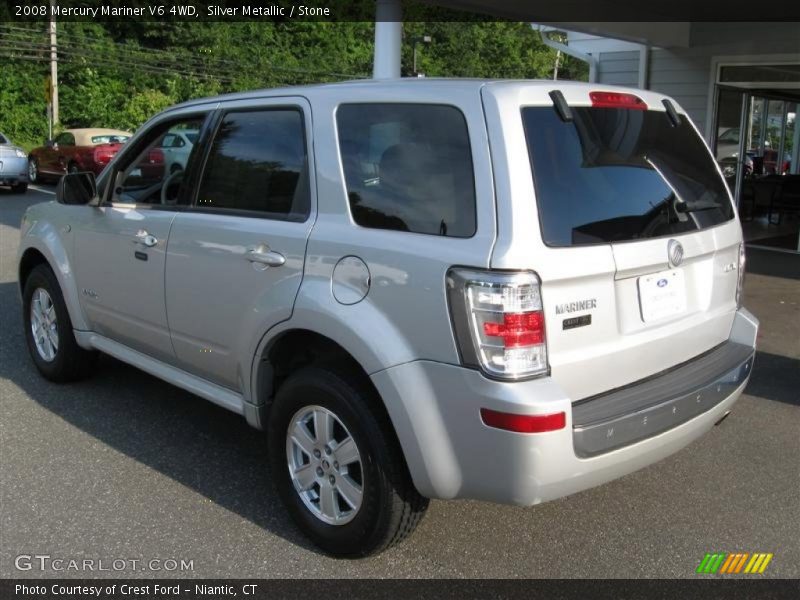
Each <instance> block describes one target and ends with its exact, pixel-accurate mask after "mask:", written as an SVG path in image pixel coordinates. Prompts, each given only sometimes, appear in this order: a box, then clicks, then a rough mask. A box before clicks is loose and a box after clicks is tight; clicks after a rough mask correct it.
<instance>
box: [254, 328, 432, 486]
mask: <svg viewBox="0 0 800 600" xmlns="http://www.w3.org/2000/svg"><path fill="white" fill-rule="evenodd" d="M255 358H256V360H255V362H254V369H253V370H254V374H253V380H252V390H251V391H252V399H253V400H254V401H257V402H259V404H257V405H254V404H251V403H250V402H247V401H245V403H244V406H245V411H244V413H245V417H246V419H247V421H248V423H249V424H250V425H252V426H254V427H256V428H257V429H266V428H267V426H268V420H269V411H270V406H271V404H272V401H273V398H274V396H275V393H276V392H277V390H278V389H279V388H280V385H281V383H282V382H283V381H284V380H285V379H286V378H287V377H288V376H289V375H291V374H292V373H293V372H295V371H296V370H297V369H300V368H303V367H305V366H310V365H320V366H325V365H327V366H331V367H334V368H335V369H336V370H337V371H339V372H345V373H347V374H350V375H351V376H353V377H358V378H359V379H360V380H361V381H362V383H364V385H365V386H367V387H368V389H369V390H370V391H371V392H372V393H371V398H372V404H371V407H372V408H373V410H375V411H378V415H379V417H380V418H382V419H384V420H385V422H386V424H387V425H388V429H389V430H391V435H392V436H393V439H392V442H393V443H395V444H397V447H398V448H399V450H400V454H401V455H402V458H403V463H404V467H405V469H406V470H407V471H408V472H409V473H410V474H411V477H412V479H413V480H414V481H415V483H416V481H417V478H416V477H415V473H414V472H413V471H412V470H411V469H410V465H409V462H408V460H407V448H408V444H409V443H411V440H403V439H401V438H400V435H399V431H400V430H399V429H398V428H397V427H396V425H395V422H394V420H393V419H392V413H393V412H396V411H390V410H389V408H388V407H387V406H386V403H385V400H384V399H383V397H382V396H381V394H380V392H379V391H378V389H377V387H376V386H375V384H374V383H373V381H372V378H371V377H370V375H369V373H368V372H367V370H366V369H365V368H364V367H363V366H362V365H361V363H360V362H359V361H358V360H357V359H356V357H355V354H354V353H353V352H350V351H349V350H348V349H347V348H345V347H344V346H343V345H342V344H340V343H338V342H337V341H335V340H333V339H331V338H330V337H327V336H325V335H323V334H322V333H319V332H317V331H314V330H311V329H305V328H299V327H295V328H288V329H285V330H283V331H281V332H280V333H277V334H276V335H274V336H272V337H270V338H269V340H268V341H267V342H266V343H263V344H262V347H261V349H260V352H259V354H258V355H257V356H256V357H255ZM404 442H405V443H404Z"/></svg>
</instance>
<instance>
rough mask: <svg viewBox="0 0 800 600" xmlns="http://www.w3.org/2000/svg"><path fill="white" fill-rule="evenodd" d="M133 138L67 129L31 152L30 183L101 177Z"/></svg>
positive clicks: (110, 132) (111, 132) (126, 134)
mask: <svg viewBox="0 0 800 600" xmlns="http://www.w3.org/2000/svg"><path fill="white" fill-rule="evenodd" d="M130 137H131V133H130V132H127V131H120V130H118V129H96V128H94V129H67V130H65V131H63V132H61V133H59V134H58V135H57V136H56V137H55V138H54V139H52V140H48V141H47V142H45V145H44V146H39V147H38V148H34V149H33V150H31V152H30V155H29V158H28V179H30V181H31V183H35V182H37V181H42V180H43V179H58V178H59V177H61V176H62V175H63V174H64V173H77V172H79V171H91V172H92V173H94V174H95V175H98V174H100V171H102V170H103V168H104V167H105V166H106V165H107V164H108V163H109V161H110V160H111V159H112V158H113V157H114V155H115V154H116V153H117V152H118V151H119V149H120V148H121V147H122V144H124V143H125V142H126V141H128V138H130Z"/></svg>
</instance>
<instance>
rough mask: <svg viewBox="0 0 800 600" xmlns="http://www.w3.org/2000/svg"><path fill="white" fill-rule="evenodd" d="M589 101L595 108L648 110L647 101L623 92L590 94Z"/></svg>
mask: <svg viewBox="0 0 800 600" xmlns="http://www.w3.org/2000/svg"><path fill="white" fill-rule="evenodd" d="M589 99H590V100H591V101H592V106H593V107H594V108H633V109H636V110H647V104H645V101H644V100H642V99H641V98H639V96H634V95H633V94H625V93H622V92H589Z"/></svg>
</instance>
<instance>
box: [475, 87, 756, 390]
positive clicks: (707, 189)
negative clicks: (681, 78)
mask: <svg viewBox="0 0 800 600" xmlns="http://www.w3.org/2000/svg"><path fill="white" fill-rule="evenodd" d="M490 87H491V86H490ZM490 91H491V90H490ZM551 91H553V89H547V88H543V87H541V86H536V87H535V88H534V87H531V88H529V89H525V88H524V87H523V88H522V89H520V88H519V86H518V87H517V93H516V94H514V95H513V96H511V95H509V94H508V93H506V92H507V90H504V89H501V90H498V93H497V96H496V97H492V98H491V99H490V100H489V101H487V107H489V108H492V106H493V105H494V106H496V107H497V110H498V117H497V118H498V121H505V123H498V127H499V128H500V130H505V135H506V141H507V142H509V143H510V144H511V148H510V150H509V152H510V153H518V154H521V155H522V156H524V160H522V159H519V158H518V156H511V157H510V158H509V163H510V164H509V165H508V166H507V167H506V168H507V169H508V177H509V178H510V184H511V185H510V188H509V196H510V198H509V200H510V202H508V204H507V205H506V206H505V208H506V209H507V210H508V214H509V216H510V218H511V219H512V220H513V221H515V222H516V223H517V225H513V226H511V227H510V233H512V234H514V235H512V236H511V237H510V238H508V239H510V240H512V242H507V241H499V242H498V246H497V249H496V252H495V255H494V256H493V260H492V266H493V267H501V266H502V267H513V268H528V269H533V270H535V271H537V272H538V273H539V275H540V277H541V278H542V296H543V301H544V305H545V306H544V308H545V315H546V326H547V343H548V350H549V359H550V366H551V370H552V374H553V376H554V377H555V378H556V379H557V380H558V381H559V382H560V383H561V384H562V386H563V387H565V389H566V390H567V391H568V392H569V393H570V395H571V396H572V397H573V399H579V398H583V397H586V396H590V395H593V394H596V393H600V392H602V391H605V390H608V389H613V388H616V387H620V386H623V385H627V384H629V383H631V382H634V381H637V380H639V379H642V378H645V377H647V376H650V375H653V374H655V373H658V372H660V371H663V370H665V369H668V368H670V367H672V366H674V365H676V364H679V363H681V362H685V361H687V360H689V359H691V358H692V357H693V356H696V355H698V354H701V353H703V352H705V351H707V350H709V349H711V348H713V347H714V346H716V345H718V344H719V343H721V342H722V341H724V340H725V339H727V337H728V334H729V332H730V326H731V322H732V318H733V312H734V310H735V290H736V282H737V273H736V271H735V267H736V265H737V264H738V263H737V259H738V250H739V241H740V239H741V237H740V230H739V225H738V222H737V221H736V220H735V218H734V211H733V207H732V204H731V201H730V197H729V195H728V192H727V189H726V188H725V184H724V181H723V180H722V178H721V176H720V174H719V172H718V170H717V167H716V165H715V163H714V161H713V158H712V156H711V154H710V152H709V151H708V149H707V148H706V146H705V144H704V143H703V141H702V140H701V139H700V137H699V135H698V134H697V132H696V130H695V129H694V127H693V126H692V124H691V123H690V121H689V119H688V117H686V116H685V115H684V114H679V115H678V119H677V120H673V119H672V118H671V117H670V116H669V114H668V113H667V111H666V109H665V105H664V104H663V103H662V97H660V96H658V95H656V94H651V93H648V92H638V91H637V92H636V93H637V96H632V95H628V94H625V93H621V92H613V93H611V94H610V95H609V94H597V95H595V97H594V100H593V99H592V97H591V96H590V91H592V90H591V88H588V87H586V86H574V87H573V86H569V87H566V86H565V87H563V88H562V89H557V91H559V92H561V93H562V95H563V98H564V101H565V104H566V105H567V107H568V108H567V110H566V112H564V111H562V113H560V112H559V111H558V110H557V109H556V108H555V106H554V100H553V99H552V98H551V97H550V95H549V92H551ZM484 96H485V98H486V97H487V96H489V94H484ZM640 96H641V97H640ZM637 100H638V101H637ZM504 105H507V106H504ZM500 111H502V112H500ZM488 113H489V114H488V115H487V118H489V119H490V120H491V119H492V116H491V114H492V111H491V110H490V111H488ZM500 114H502V115H504V116H503V117H502V118H501V117H500ZM511 115H514V116H513V117H512V116H511ZM498 143H500V142H498ZM516 144H521V145H522V146H523V147H522V148H521V149H520V148H519V146H517V145H516ZM493 147H494V146H493ZM534 198H535V202H534ZM532 205H535V206H532ZM500 212H501V214H502V213H503V212H504V206H503V205H502V201H501V206H500ZM520 222H522V223H526V225H527V227H524V226H520V225H519V223H520ZM534 223H535V225H533V224H534ZM523 229H526V230H527V232H528V235H529V239H525V238H524V237H523V236H524V233H523V231H522V230H523ZM504 235H505V234H504V232H503V231H502V227H501V232H500V236H501V239H505V238H504ZM515 236H519V237H517V239H516V241H513V240H514V237H515ZM670 255H671V256H672V260H670Z"/></svg>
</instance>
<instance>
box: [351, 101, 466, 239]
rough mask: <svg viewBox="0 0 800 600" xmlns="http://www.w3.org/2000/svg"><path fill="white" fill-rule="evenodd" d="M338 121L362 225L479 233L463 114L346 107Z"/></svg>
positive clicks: (407, 107) (443, 109)
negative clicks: (476, 231)
mask: <svg viewBox="0 0 800 600" xmlns="http://www.w3.org/2000/svg"><path fill="white" fill-rule="evenodd" d="M336 122H337V126H338V130H339V149H340V152H341V157H342V164H343V166H344V175H345V180H346V183H347V195H348V199H349V201H350V210H351V212H352V214H353V219H354V220H355V222H356V223H358V224H359V225H361V226H362V227H372V228H376V229H394V230H397V231H410V232H414V233H427V234H430V235H442V236H448V237H471V236H472V235H474V234H475V227H476V220H475V175H474V172H473V169H472V153H471V151H470V144H469V133H468V131H467V123H466V121H465V120H464V115H463V114H461V111H459V110H458V109H457V108H454V107H452V106H443V105H434V104H345V105H342V106H340V107H339V110H338V111H337V113H336Z"/></svg>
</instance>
